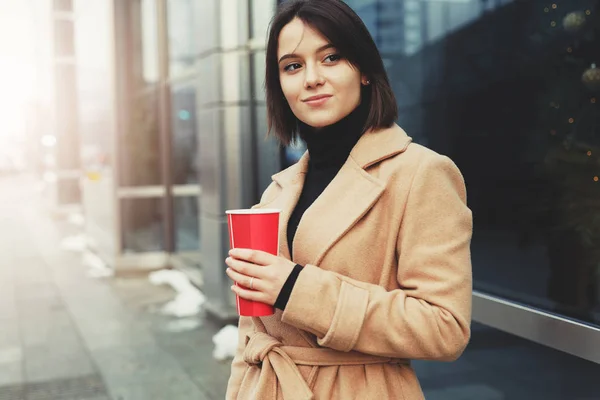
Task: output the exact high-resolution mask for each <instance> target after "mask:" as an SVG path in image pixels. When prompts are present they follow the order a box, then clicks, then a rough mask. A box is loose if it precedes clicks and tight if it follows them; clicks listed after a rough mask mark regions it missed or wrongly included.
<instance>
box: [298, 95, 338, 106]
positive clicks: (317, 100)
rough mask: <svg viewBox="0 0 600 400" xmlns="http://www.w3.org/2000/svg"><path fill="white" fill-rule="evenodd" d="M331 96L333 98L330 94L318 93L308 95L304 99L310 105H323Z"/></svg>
mask: <svg viewBox="0 0 600 400" xmlns="http://www.w3.org/2000/svg"><path fill="white" fill-rule="evenodd" d="M329 98H331V95H330V94H318V95H316V96H311V97H307V98H306V99H304V100H302V101H303V102H304V103H306V104H308V105H321V104H323V103H325V102H326V101H327V100H328V99H329Z"/></svg>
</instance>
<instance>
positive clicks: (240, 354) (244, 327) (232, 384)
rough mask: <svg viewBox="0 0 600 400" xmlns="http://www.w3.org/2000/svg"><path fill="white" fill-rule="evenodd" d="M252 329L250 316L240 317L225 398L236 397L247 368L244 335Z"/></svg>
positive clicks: (232, 399) (227, 399)
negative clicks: (235, 348) (236, 343)
mask: <svg viewBox="0 0 600 400" xmlns="http://www.w3.org/2000/svg"><path fill="white" fill-rule="evenodd" d="M251 330H252V318H251V317H240V321H239V323H238V332H239V335H238V345H237V350H236V352H235V357H234V358H233V361H232V362H231V374H230V375H229V381H228V383H227V393H226V395H225V399H226V400H235V399H237V398H238V392H239V390H240V386H241V385H242V380H243V379H244V374H245V372H246V369H247V368H248V364H246V362H245V361H244V349H245V348H246V335H247V334H248V332H250V331H251Z"/></svg>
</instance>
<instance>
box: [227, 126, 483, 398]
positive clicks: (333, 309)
mask: <svg viewBox="0 0 600 400" xmlns="http://www.w3.org/2000/svg"><path fill="white" fill-rule="evenodd" d="M307 166H308V154H304V156H303V157H302V158H301V159H300V161H299V162H298V163H296V164H295V165H293V166H291V167H290V168H288V169H286V170H284V171H282V172H280V173H278V174H276V175H274V176H273V181H274V182H273V183H271V185H270V186H269V187H268V188H267V190H266V191H265V193H264V194H263V196H262V199H261V202H260V203H259V204H258V205H256V206H255V207H256V208H262V207H265V208H280V209H281V210H282V213H281V223H280V229H279V232H280V233H279V234H280V243H281V244H280V249H279V251H280V255H282V256H284V257H287V258H289V256H290V253H289V251H288V247H287V246H288V244H287V243H288V241H287V229H286V227H287V222H288V219H289V217H290V214H291V213H292V211H293V209H294V206H295V204H296V202H297V200H298V197H299V195H300V192H301V190H302V185H303V182H304V175H305V174H306V171H307ZM471 233H472V218H471V212H470V210H469V209H468V208H467V206H466V193H465V186H464V181H463V178H462V176H461V174H460V172H459V170H458V169H457V168H456V166H455V165H454V163H453V162H452V161H451V160H450V159H449V158H447V157H444V156H441V155H439V154H437V153H435V152H433V151H431V150H428V149H427V148H425V147H423V146H420V145H418V144H414V143H411V138H410V137H408V136H407V135H406V133H404V131H403V130H402V129H401V128H400V127H398V126H397V125H394V126H392V127H391V128H388V129H384V130H381V131H378V132H368V133H366V134H365V135H363V137H361V139H360V140H359V142H358V143H357V144H356V146H355V147H354V149H353V150H352V152H351V153H350V157H348V159H347V161H346V163H345V164H344V166H343V167H342V168H341V170H340V171H339V173H338V174H337V176H336V177H335V178H334V179H333V181H332V182H331V183H330V185H329V186H328V187H327V188H326V189H325V191H324V192H323V193H322V194H321V196H319V197H318V198H317V200H316V201H315V202H314V203H313V204H312V205H311V206H310V207H309V208H308V209H307V210H306V212H305V213H304V215H303V217H302V220H301V222H300V225H299V226H298V230H297V232H296V236H295V237H294V242H293V254H294V255H295V258H294V262H296V263H299V264H302V265H304V266H305V267H304V270H303V271H302V272H301V273H300V275H299V277H298V280H297V282H296V285H295V286H294V289H293V291H292V294H291V296H290V299H289V302H288V304H287V307H286V309H285V311H284V312H283V313H282V312H281V311H277V312H276V314H275V315H273V316H269V317H260V318H247V317H242V318H241V319H240V325H239V326H240V342H239V347H238V351H237V355H236V357H235V358H234V360H233V363H232V370H231V377H230V379H229V384H228V388H227V399H257V400H281V399H284V400H307V399H319V400H320V399H322V400H332V399H343V400H351V399H361V400H369V399H374V400H384V399H406V400H419V399H423V393H422V391H421V387H420V385H419V383H418V381H417V378H416V376H415V373H414V371H413V369H412V368H411V367H410V360H411V359H429V360H446V361H450V360H454V359H456V358H457V357H458V356H459V355H460V354H461V353H462V351H463V350H464V348H465V346H466V345H467V342H468V340H469V335H470V330H469V324H470V318H471V285H472V280H471V262H470V251H469V244H470V240H471Z"/></svg>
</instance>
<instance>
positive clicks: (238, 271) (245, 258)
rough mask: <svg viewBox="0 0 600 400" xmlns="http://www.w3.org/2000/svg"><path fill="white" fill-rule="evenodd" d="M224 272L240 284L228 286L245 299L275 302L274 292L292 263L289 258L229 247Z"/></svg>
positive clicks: (284, 279) (292, 265)
mask: <svg viewBox="0 0 600 400" xmlns="http://www.w3.org/2000/svg"><path fill="white" fill-rule="evenodd" d="M225 263H226V264H227V266H228V267H229V268H227V275H228V276H229V277H230V278H231V279H233V280H234V281H235V282H237V283H238V284H239V285H242V286H244V287H245V288H247V289H245V288H242V287H240V286H237V285H233V286H232V287H231V290H232V291H234V292H235V293H236V294H237V295H238V296H240V297H241V298H243V299H246V300H253V301H259V302H261V303H266V304H269V305H273V304H275V300H277V296H279V292H280V291H281V288H282V287H283V285H284V284H285V281H286V280H287V278H288V277H289V275H290V273H291V272H292V270H293V269H294V267H295V266H296V264H294V263H293V262H291V261H290V260H288V259H286V258H283V257H279V256H274V255H272V254H269V253H266V252H264V251H259V250H249V249H232V250H230V251H229V257H228V258H227V259H226V260H225Z"/></svg>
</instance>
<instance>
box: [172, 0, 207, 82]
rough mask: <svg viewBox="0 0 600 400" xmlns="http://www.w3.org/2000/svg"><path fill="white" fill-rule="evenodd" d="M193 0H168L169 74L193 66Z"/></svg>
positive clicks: (174, 74) (194, 34)
mask: <svg viewBox="0 0 600 400" xmlns="http://www.w3.org/2000/svg"><path fill="white" fill-rule="evenodd" d="M193 3H194V1H193V0H168V1H167V7H168V12H167V16H168V19H169V20H168V24H169V32H168V35H169V53H170V54H169V61H170V66H169V73H170V75H171V76H178V75H181V73H182V72H184V71H186V70H188V69H190V68H191V67H193V66H194V62H195V54H194V49H195V48H196V37H197V35H198V34H200V32H196V29H195V26H196V25H195V22H194V15H195V14H194V8H193V7H194V4H193Z"/></svg>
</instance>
